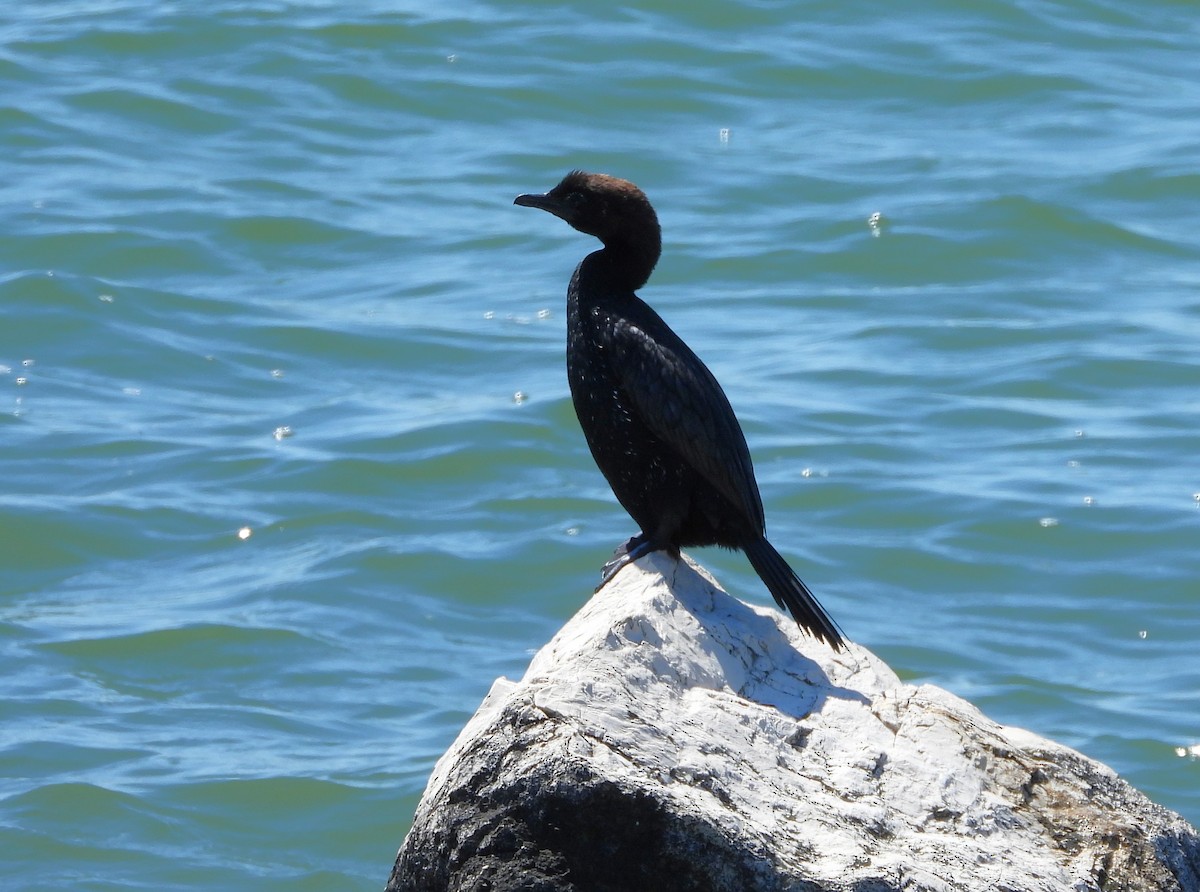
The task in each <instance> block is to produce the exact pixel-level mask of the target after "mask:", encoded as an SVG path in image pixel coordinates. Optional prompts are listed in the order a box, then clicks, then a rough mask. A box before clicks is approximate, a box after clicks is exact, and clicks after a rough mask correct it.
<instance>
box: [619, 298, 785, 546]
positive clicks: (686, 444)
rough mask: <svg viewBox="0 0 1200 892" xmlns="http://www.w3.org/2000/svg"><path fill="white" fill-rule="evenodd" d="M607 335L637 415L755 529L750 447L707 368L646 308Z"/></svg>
mask: <svg viewBox="0 0 1200 892" xmlns="http://www.w3.org/2000/svg"><path fill="white" fill-rule="evenodd" d="M643 306H644V305H643ZM645 309H647V310H650V308H649V307H645ZM639 321H641V320H639ZM611 335H612V340H611V345H612V348H613V354H614V357H613V358H614V362H613V366H614V371H615V372H616V375H617V381H618V383H619V384H620V386H621V388H622V390H624V392H625V393H626V394H627V395H628V397H629V402H630V404H631V406H632V408H633V409H634V411H635V412H636V413H637V415H638V418H639V419H640V420H641V421H642V422H643V423H644V424H645V425H646V427H647V428H649V429H650V431H651V432H652V433H653V434H654V435H655V436H657V437H658V438H659V439H660V440H662V441H663V442H665V443H666V444H667V445H668V446H670V447H671V448H672V449H674V450H675V451H676V452H677V453H678V454H679V455H680V456H681V457H682V458H683V459H684V461H686V462H687V463H688V464H689V465H691V467H692V468H693V469H695V471H696V472H697V473H699V474H700V476H702V477H703V478H704V479H706V480H707V481H708V482H709V483H711V484H712V485H713V486H714V487H715V488H716V490H717V491H718V492H720V493H721V494H722V495H724V496H725V497H726V498H727V499H728V500H729V501H730V503H732V504H733V505H734V506H735V507H737V508H739V509H740V510H742V511H743V512H744V513H745V515H746V517H747V518H749V519H752V520H754V521H756V522H757V524H758V528H759V529H760V530H761V529H762V528H763V523H764V521H763V507H762V499H761V498H760V496H759V494H758V484H757V483H755V481H754V466H753V465H752V464H751V462H750V450H749V449H748V448H747V447H746V438H745V436H744V435H743V434H742V428H741V426H740V425H739V424H738V421H737V417H736V416H735V415H734V414H733V408H732V407H731V406H730V405H729V400H728V398H726V396H725V392H724V391H723V390H722V389H721V385H720V384H718V383H717V379H716V378H715V377H713V374H712V372H710V371H709V370H708V367H707V366H705V365H704V363H703V362H701V361H700V359H699V357H697V356H696V354H695V353H693V352H692V350H691V348H689V347H688V346H687V344H685V343H684V342H683V340H682V339H681V338H680V337H679V336H678V335H676V334H675V332H673V331H672V330H671V329H670V328H669V327H668V326H667V324H666V323H665V322H663V321H662V320H661V318H659V317H658V315H657V314H656V313H654V312H653V310H650V315H649V317H648V318H647V319H646V320H645V321H644V323H643V324H642V325H639V324H638V322H635V321H631V320H629V319H627V318H620V319H616V320H614V321H613V323H612V329H611Z"/></svg>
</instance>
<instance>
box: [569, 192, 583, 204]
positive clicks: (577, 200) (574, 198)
mask: <svg viewBox="0 0 1200 892" xmlns="http://www.w3.org/2000/svg"><path fill="white" fill-rule="evenodd" d="M566 201H567V204H569V205H570V206H571V207H573V208H577V207H581V206H582V205H583V201H584V199H583V194H582V193H580V192H572V193H570V194H569V195H568V196H567V199H566Z"/></svg>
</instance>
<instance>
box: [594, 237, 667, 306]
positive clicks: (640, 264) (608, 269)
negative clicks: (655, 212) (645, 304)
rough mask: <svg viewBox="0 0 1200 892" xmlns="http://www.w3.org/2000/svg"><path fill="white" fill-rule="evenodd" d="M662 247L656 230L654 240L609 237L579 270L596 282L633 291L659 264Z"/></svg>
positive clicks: (617, 288) (644, 282)
mask: <svg viewBox="0 0 1200 892" xmlns="http://www.w3.org/2000/svg"><path fill="white" fill-rule="evenodd" d="M660 250H661V248H660V244H659V240H658V238H657V233H655V237H654V238H653V239H650V238H639V239H636V240H634V241H615V240H610V241H608V242H606V243H605V245H604V247H603V248H601V249H600V250H599V251H596V252H594V253H592V254H589V255H588V256H587V257H586V258H585V260H584V264H583V267H582V268H581V270H580V271H581V273H583V274H585V275H587V276H588V277H589V278H590V279H592V280H593V281H595V282H596V283H597V285H603V286H605V287H607V288H610V289H614V290H621V291H629V292H633V291H636V290H637V289H638V288H641V287H642V286H643V285H645V284H646V282H647V280H648V279H649V278H650V273H651V272H653V271H654V265H655V264H656V263H658V256H659V253H660Z"/></svg>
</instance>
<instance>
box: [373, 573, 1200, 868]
mask: <svg viewBox="0 0 1200 892" xmlns="http://www.w3.org/2000/svg"><path fill="white" fill-rule="evenodd" d="M387 888H388V892H400V890H439V892H442V890H466V889H471V890H485V889H487V890H494V892H502V890H516V889H522V890H621V889H629V890H642V889H645V890H655V892H668V890H675V889H679V890H714V892H715V890H731V892H732V890H739V892H741V890H764V892H766V890H805V892H817V890H847V892H849V890H854V892H885V890H902V889H903V890H931V892H932V890H939V892H940V890H955V892H959V890H963V892H965V890H980V892H982V890H989V892H995V890H1008V892H1101V890H1123V892H1135V890H1143V889H1144V890H1154V892H1165V890H1186V892H1193V890H1200V840H1198V838H1197V835H1196V832H1195V831H1194V830H1193V829H1192V828H1191V827H1190V826H1189V825H1188V824H1187V823H1186V822H1185V821H1184V820H1183V819H1182V818H1180V817H1179V816H1178V815H1175V814H1174V813H1172V812H1169V811H1167V810H1166V809H1164V808H1162V807H1160V806H1157V805H1155V804H1153V803H1151V802H1150V801H1149V800H1147V799H1146V798H1145V797H1144V796H1142V795H1141V794H1140V793H1138V792H1137V791H1136V790H1134V789H1133V788H1131V787H1130V786H1129V785H1128V784H1126V783H1125V782H1124V781H1122V780H1120V779H1119V778H1118V777H1117V776H1116V775H1115V774H1114V773H1113V772H1112V771H1111V770H1110V769H1108V768H1107V767H1105V766H1103V765H1101V764H1099V763H1098V762H1095V761H1093V760H1091V759H1088V758H1086V757H1084V756H1082V755H1081V754H1079V753H1078V752H1075V751H1074V750H1071V749H1068V748H1066V747H1063V746H1059V745H1058V744H1055V743H1052V742H1050V741H1048V740H1044V739H1042V738H1040V737H1037V736H1036V735H1033V734H1030V733H1029V732H1027V731H1022V730H1020V729H1017V728H1009V727H1004V726H1001V725H998V724H996V723H995V722H992V721H990V720H989V719H987V718H986V717H985V716H984V715H983V714H982V713H980V712H979V711H978V710H977V709H975V708H974V707H973V706H971V705H970V704H969V703H967V702H966V701H964V700H961V699H960V698H958V697H955V696H954V695H952V694H949V693H947V692H946V691H943V690H941V689H939V688H936V687H933V686H931V685H922V686H920V687H915V686H913V685H909V684H905V683H903V682H901V681H900V680H899V679H898V678H897V677H896V675H895V674H894V673H893V672H892V671H891V670H890V669H889V668H888V667H887V666H886V665H885V664H884V663H883V662H882V661H880V660H879V659H878V658H877V657H875V656H874V655H873V654H871V653H870V652H868V651H867V650H865V649H863V648H861V647H857V646H855V645H851V646H850V647H849V649H848V650H847V651H846V652H843V653H836V652H834V651H833V650H831V649H830V648H829V647H828V646H826V645H824V644H822V643H821V642H819V641H816V640H815V639H813V638H809V637H807V636H806V635H804V634H803V633H802V632H801V631H800V630H799V629H797V628H796V627H795V624H794V623H793V622H792V621H791V620H790V619H788V618H786V617H784V616H783V615H781V614H779V613H776V612H775V611H773V610H768V609H764V608H756V607H751V606H748V605H746V604H743V603H741V602H739V601H736V600H734V599H733V598H731V597H729V596H728V595H727V594H725V593H724V592H723V591H721V590H720V589H719V587H717V585H716V584H715V583H714V582H713V581H712V580H711V579H710V578H709V577H708V576H707V575H705V574H704V573H703V571H699V570H698V568H696V567H695V565H693V564H691V563H690V562H687V563H677V562H675V561H672V560H671V559H670V558H669V557H667V556H665V555H663V554H653V555H650V556H648V557H646V558H643V559H642V560H640V561H638V562H637V564H635V565H634V566H631V567H627V568H625V569H623V570H622V571H621V572H620V574H618V576H617V577H616V578H615V579H614V580H613V582H611V583H610V584H609V585H607V586H606V587H605V588H603V589H602V590H601V591H600V592H599V593H598V594H597V595H596V596H595V597H593V598H592V600H591V601H589V602H588V604H587V605H586V606H585V607H584V608H583V609H582V610H581V611H580V612H579V613H578V614H577V615H576V616H575V617H574V618H573V619H572V620H571V621H570V622H568V623H567V625H566V626H564V627H563V629H562V630H561V631H560V632H559V633H558V634H557V635H556V636H555V637H554V639H553V640H551V641H550V643H549V644H547V645H546V646H545V647H544V648H543V649H542V650H541V651H540V652H539V653H538V654H537V655H536V656H535V657H534V659H533V661H532V662H531V663H530V665H529V669H528V671H527V672H526V673H525V677H524V678H523V679H522V680H521V681H520V682H519V683H515V684H514V683H512V682H510V681H507V680H505V679H500V680H498V681H497V682H496V684H495V685H494V686H493V687H492V690H491V692H490V693H489V694H488V696H487V698H485V700H484V702H483V704H482V705H481V706H480V708H479V711H478V712H477V713H476V714H475V716H474V717H473V718H472V719H471V721H470V722H469V723H468V724H467V726H466V727H465V728H464V729H463V731H462V733H461V734H460V735H459V738H458V740H457V741H455V743H454V745H453V746H452V747H451V748H450V750H449V751H448V752H447V753H446V754H445V755H444V756H443V757H442V759H441V760H440V761H439V762H438V763H437V766H436V767H435V769H434V772H433V775H432V777H431V778H430V781H429V785H428V787H427V789H426V791H425V794H424V796H423V797H422V800H421V803H420V805H419V807H418V809H417V814H416V818H415V821H414V825H413V828H412V830H411V831H410V832H409V835H408V837H407V838H406V839H405V842H404V845H403V847H402V848H401V850H400V853H399V856H398V858H397V861H396V865H395V869H394V870H393V873H392V877H391V880H390V881H389V883H388V887H387Z"/></svg>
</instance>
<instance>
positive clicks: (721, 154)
mask: <svg viewBox="0 0 1200 892" xmlns="http://www.w3.org/2000/svg"><path fill="white" fill-rule="evenodd" d="M1198 39H1200V19H1197V17H1196V16H1195V10H1194V8H1193V6H1192V5H1190V4H1187V3H1172V2H1164V0H1158V2H1150V3H1141V4H1132V3H1127V2H1125V3H1121V2H1115V0H1114V2H1082V0H1063V2H1022V3H1018V4H996V3H985V4H976V5H973V6H970V7H962V6H961V5H959V4H943V3H938V2H931V0H926V2H920V3H917V4H910V5H908V6H906V7H904V8H903V9H901V8H898V7H895V6H884V5H880V4H849V5H846V4H842V5H836V6H824V7H822V6H815V5H811V4H788V3H756V2H751V0H740V2H733V3H720V2H713V0H701V2H699V3H695V4H691V5H689V6H688V7H687V8H686V10H682V11H681V10H679V9H676V8H675V7H674V6H673V5H668V4H656V5H645V6H641V7H637V8H630V7H612V8H599V7H597V8H591V7H587V6H582V5H571V4H568V5H563V4H550V3H537V2H526V3H495V2H492V3H485V2H479V3H457V4H456V3H447V4H440V5H438V6H436V7H434V8H430V7H428V6H427V5H425V4H404V3H396V4H385V3H380V2H375V3H370V4H356V5H353V6H352V7H349V8H347V7H345V6H344V5H343V4H333V3H320V2H310V3H284V2H280V3H267V2H262V0H254V2H247V3H228V2H226V3H221V2H218V3H215V4H209V5H206V6H205V7H204V8H203V9H201V8H199V7H195V8H194V9H192V8H191V7H189V6H187V5H185V4H148V3H134V2H117V0H112V2H103V0H96V2H66V0H61V2H55V3H49V4H47V3H34V2H29V0H17V2H11V3H8V4H6V5H5V6H4V8H3V10H0V87H2V90H0V97H3V98H0V146H2V149H3V151H0V207H2V208H3V213H2V214H0V227H2V229H0V306H2V307H3V319H2V321H0V479H2V480H3V485H2V486H0V677H2V678H3V679H4V686H3V700H2V702H3V706H2V712H0V874H2V875H3V876H4V878H5V879H4V886H5V888H7V889H14V890H34V889H47V890H48V889H61V888H63V887H64V886H70V887H71V888H75V889H81V890H109V889H130V888H135V889H136V888H145V889H156V890H161V889H172V888H179V889H183V888H194V889H212V888H222V889H236V890H258V889H262V890H266V889H278V888H280V887H281V886H282V885H284V884H286V885H287V886H288V887H289V888H294V889H300V890H304V889H312V890H318V889H319V890H334V889H355V890H357V889H376V888H379V887H381V886H382V884H383V882H384V880H385V879H386V876H387V873H388V871H389V869H390V867H391V862H392V859H393V856H394V853H395V849H396V847H397V846H398V845H399V843H400V841H401V839H402V838H403V835H404V832H405V830H406V829H407V827H408V822H409V821H410V819H411V816H412V812H413V809H414V808H415V805H416V802H417V799H418V797H419V795H420V792H421V790H422V789H423V787H424V783H425V780H426V779H427V777H428V774H429V771H430V769H431V767H432V765H433V762H434V760H435V759H436V758H437V757H438V756H439V755H440V754H441V752H442V751H443V750H444V749H445V747H446V746H447V745H448V744H449V742H450V741H451V740H452V739H453V738H454V736H455V735H456V734H457V732H458V730H459V729H460V727H461V726H462V724H463V722H464V721H465V720H466V718H467V717H468V716H469V715H470V713H471V712H472V711H473V710H474V708H475V707H476V706H477V705H478V702H479V700H480V698H481V697H482V695H483V694H484V692H485V691H486V690H487V688H488V687H489V685H490V684H491V681H492V680H493V679H494V678H495V677H496V676H497V675H500V674H507V675H509V676H515V675H519V674H520V673H521V672H522V671H523V668H524V665H525V664H526V663H527V661H528V659H529V656H530V654H531V653H532V652H533V651H535V650H536V649H537V648H538V647H539V646H540V645H541V644H543V643H544V642H545V641H546V640H548V639H549V637H550V636H551V635H552V634H553V632H554V631H555V630H556V629H557V628H558V627H559V626H560V625H561V623H562V622H563V621H564V620H565V619H566V618H567V617H568V616H570V615H571V614H572V613H573V612H574V611H575V610H576V609H577V608H578V607H579V606H580V605H581V604H582V603H583V601H584V600H585V599H586V597H587V596H588V593H589V592H590V590H591V587H592V586H593V585H594V583H595V581H596V574H597V571H598V568H599V566H600V564H601V563H603V561H604V560H605V558H606V557H607V556H608V553H609V552H610V550H611V549H612V547H613V546H615V545H616V544H617V543H618V542H620V541H622V540H623V539H624V538H625V537H626V536H628V535H629V534H630V533H631V532H633V530H632V529H631V524H630V522H629V520H628V518H627V517H626V516H625V515H624V514H623V512H622V511H621V509H620V508H619V507H618V506H617V505H616V504H615V502H614V501H613V499H612V497H611V494H610V493H609V491H608V489H607V487H606V485H605V484H604V481H603V479H602V478H601V477H600V476H599V474H598V472H597V471H596V470H595V468H594V466H593V464H592V462H591V459H590V457H589V456H588V454H587V450H586V447H585V446H584V444H583V440H582V437H581V435H580V433H579V430H578V427H577V425H576V423H575V420H574V417H573V413H572V409H571V406H570V400H569V398H568V396H567V389H566V382H565V377H564V373H563V367H562V365H563V359H562V352H563V338H564V333H563V313H562V303H563V296H564V291H565V286H566V282H567V279H568V277H569V275H570V273H571V270H572V268H573V266H574V264H575V263H576V262H577V261H578V259H579V258H580V257H581V256H583V254H584V253H585V252H586V251H588V250H590V249H591V248H592V244H591V243H590V242H589V240H588V239H587V238H586V237H584V236H581V235H579V234H577V233H573V232H571V231H570V230H569V229H567V228H566V227H565V226H563V225H562V224H561V223H560V222H559V221H556V220H553V219H552V218H550V217H548V216H546V215H544V214H537V213H535V212H533V211H529V210H526V209H521V208H514V207H513V206H512V204H511V202H512V198H513V196H514V195H516V194H517V193H518V192H525V191H537V190H543V189H547V188H549V187H550V186H552V185H553V184H554V182H556V181H557V179H558V178H559V177H560V176H561V175H562V174H563V173H564V172H565V171H566V170H568V169H570V168H572V167H583V168H587V169H596V170H603V171H607V172H610V173H614V174H618V175H621V176H624V177H628V178H630V179H633V180H634V181H636V182H637V183H639V184H640V185H641V186H642V187H643V188H644V189H645V190H646V191H647V193H648V194H649V195H650V198H651V199H652V200H653V201H654V202H655V204H656V206H657V207H658V210H659V214H660V219H661V221H662V223H663V226H664V241H665V253H664V256H663V260H662V262H661V263H660V265H659V268H658V270H657V271H656V273H655V276H654V277H653V278H652V280H651V283H650V285H649V286H647V287H646V288H645V289H644V290H643V291H642V294H643V296H644V297H645V298H646V299H647V300H649V301H650V302H651V303H653V304H654V305H655V307H656V308H658V309H659V310H660V312H661V313H662V314H663V315H664V316H665V317H666V318H667V319H668V320H669V321H670V322H671V323H672V324H673V325H674V326H675V328H676V329H677V330H678V331H679V332H680V333H681V334H682V335H683V336H684V337H685V338H686V339H687V340H689V342H690V343H692V345H693V346H694V347H695V348H696V350H697V351H698V352H699V353H700V354H701V356H703V357H704V358H705V359H706V360H707V362H708V363H709V365H710V366H711V367H712V368H713V370H714V372H715V373H716V374H717V376H718V378H719V379H720V380H721V381H722V383H723V384H724V386H725V388H726V390H727V392H728V393H729V395H730V398H731V400H732V402H733V404H734V406H735V408H736V409H737V411H738V414H739V416H740V417H741V419H742V423H743V426H744V427H745V429H746V433H747V437H748V439H749V442H750V446H751V450H752V452H753V454H754V457H755V462H756V467H757V470H758V476H759V481H760V484H761V487H762V490H763V499H764V503H765V505H766V511H767V518H768V530H769V533H770V536H771V539H772V541H773V542H774V543H775V544H776V546H777V547H779V548H780V549H781V550H782V551H783V552H784V553H785V554H786V555H787V556H788V557H789V559H790V560H791V561H792V562H793V564H794V566H795V567H796V568H797V570H798V571H799V572H800V574H801V575H802V576H803V577H804V578H805V580H806V581H807V582H808V583H809V584H810V585H811V586H812V587H813V588H814V590H816V591H817V593H818V595H819V596H820V598H821V600H822V601H823V603H824V604H825V605H826V606H827V608H828V609H829V610H830V612H831V613H832V614H833V615H834V616H835V617H836V618H837V619H838V621H839V622H840V624H841V625H842V626H843V628H844V629H845V631H846V632H847V634H848V635H849V636H850V637H852V638H853V639H855V640H856V641H858V642H860V643H862V644H864V645H866V646H867V647H869V648H871V649H873V650H875V651H876V652H877V653H879V654H880V655H881V656H883V657H884V658H885V659H886V660H888V662H889V663H890V664H891V665H892V666H893V667H894V668H895V669H896V670H897V671H898V672H900V673H901V674H902V676H903V677H905V678H906V679H911V680H914V681H922V682H931V683H934V684H938V685H942V686H944V687H947V688H949V689H950V690H952V691H954V692H956V693H958V694H960V695H962V696H964V697H967V698H968V699H970V700H972V701H973V702H975V703H976V704H977V705H979V706H980V707H981V708H983V709H984V710H985V711H986V712H987V713H988V714H989V715H990V716H992V717H993V718H995V719H997V720H998V721H1002V722H1006V723H1011V724H1016V725H1021V726H1024V727H1027V728H1030V729H1032V730H1034V731H1036V732H1038V733H1041V734H1044V735H1047V736H1050V737H1053V738H1055V739H1058V740H1060V741H1062V742H1064V743H1067V744H1069V745H1072V746H1075V747H1078V748H1079V749H1081V750H1083V751H1084V752H1085V753H1087V754H1089V755H1091V756H1094V757H1096V758H1099V759H1102V760H1104V761H1105V762H1107V763H1109V764H1110V765H1112V766H1113V767H1114V768H1115V769H1117V770H1118V771H1119V772H1121V773H1122V775H1124V776H1125V777H1127V778H1128V779H1129V780H1130V781H1131V782H1132V783H1134V784H1135V785H1136V786H1138V787H1139V788H1140V789H1142V790H1144V791H1145V792H1146V793H1147V794H1148V795H1150V796H1151V797H1152V798H1153V799H1155V800H1156V801H1158V802H1160V803H1162V804H1164V805H1166V806H1168V807H1170V808H1172V809H1175V810H1178V811H1179V812H1181V813H1182V814H1183V815H1184V816H1185V817H1187V818H1188V819H1189V820H1191V821H1192V822H1193V823H1200V659H1198V658H1197V657H1196V645H1195V642H1196V641H1197V640H1198V639H1200V583H1198V582H1197V578H1198V576H1200V547H1198V546H1200V465H1198V462H1197V453H1198V451H1200V450H1198V448H1197V447H1198V446H1200V442H1198V431H1200V360H1198V359H1197V357H1198V356H1200V350H1198V344H1200V248H1198V247H1197V237H1196V236H1197V232H1198V231H1200V211H1198V210H1197V208H1200V173H1198V158H1200V143H1198V141H1197V138H1196V127H1195V121H1196V120H1197V118H1198V117H1200V53H1197V52H1196V47H1197V45H1198ZM876 214H877V215H879V216H878V217H875V218H872V215H876ZM872 220H874V222H872ZM695 556H696V557H697V558H698V559H700V560H701V561H702V562H703V563H704V564H705V565H706V566H708V567H709V568H710V569H711V570H712V571H713V572H715V573H716V575H717V576H718V577H719V578H720V579H721V580H722V581H723V583H724V584H725V585H726V586H727V587H728V588H729V589H730V590H731V591H733V592H734V593H735V594H737V595H738V596H740V597H743V598H746V599H750V600H754V601H756V602H759V603H765V602H767V601H768V600H769V596H768V595H767V594H766V592H765V591H764V590H763V588H762V586H761V584H760V583H759V582H758V580H757V578H756V577H755V576H754V575H753V573H752V572H751V571H750V570H749V568H748V566H747V565H746V564H745V562H744V560H743V559H742V558H741V557H740V556H738V555H733V554H727V553H724V552H715V551H702V552H698V553H697V554H696V555H695ZM1189 748H1192V749H1189Z"/></svg>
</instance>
